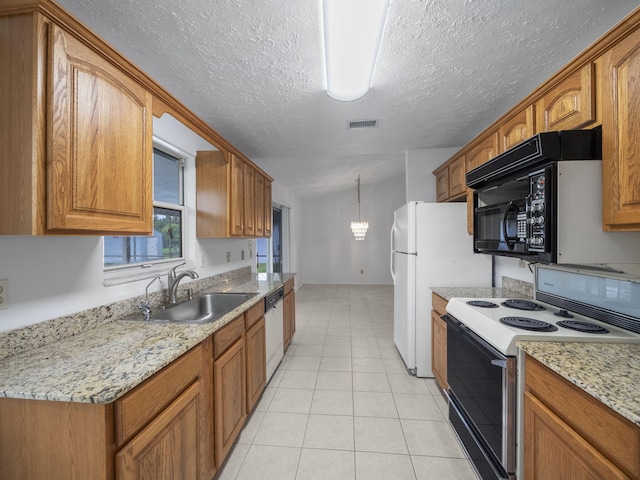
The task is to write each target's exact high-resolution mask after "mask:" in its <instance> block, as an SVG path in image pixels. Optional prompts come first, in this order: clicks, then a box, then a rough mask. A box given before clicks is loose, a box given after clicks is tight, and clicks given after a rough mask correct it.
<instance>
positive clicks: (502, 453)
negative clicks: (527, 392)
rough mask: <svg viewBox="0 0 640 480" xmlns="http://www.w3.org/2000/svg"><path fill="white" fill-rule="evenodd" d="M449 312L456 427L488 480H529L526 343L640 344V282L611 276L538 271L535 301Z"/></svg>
mask: <svg viewBox="0 0 640 480" xmlns="http://www.w3.org/2000/svg"><path fill="white" fill-rule="evenodd" d="M446 310H447V315H446V316H444V317H443V318H444V319H445V321H446V323H447V381H448V384H449V385H448V386H449V388H448V390H447V396H448V397H449V420H450V422H451V424H452V426H453V428H454V430H455V431H456V434H457V435H458V437H459V439H460V441H461V442H462V444H463V445H464V447H465V449H466V450H467V452H468V454H469V458H470V459H471V460H472V463H473V465H474V466H475V468H476V470H477V472H478V474H479V476H480V478H482V479H483V480H503V479H508V480H519V479H521V478H522V476H523V475H522V474H523V472H522V465H523V453H524V447H523V437H522V425H523V424H522V421H523V419H522V409H521V408H520V405H521V401H522V395H523V391H524V367H525V365H524V362H523V361H522V358H523V355H519V354H518V353H519V352H518V348H517V346H516V342H517V341H518V340H532V341H550V342H605V343H640V278H637V277H631V276H626V275H622V274H618V273H612V272H610V271H603V270H597V269H586V268H582V267H571V268H568V267H558V266H548V265H538V266H536V274H535V291H534V299H533V300H523V299H515V298H512V299H508V298H453V299H451V300H450V301H449V303H448V304H447V308H446ZM576 328H577V329H576Z"/></svg>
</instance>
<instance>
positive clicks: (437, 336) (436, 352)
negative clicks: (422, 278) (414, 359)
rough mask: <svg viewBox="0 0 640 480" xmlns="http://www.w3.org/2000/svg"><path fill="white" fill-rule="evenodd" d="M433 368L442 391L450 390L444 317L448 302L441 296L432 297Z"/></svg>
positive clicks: (434, 295) (433, 295)
mask: <svg viewBox="0 0 640 480" xmlns="http://www.w3.org/2000/svg"><path fill="white" fill-rule="evenodd" d="M431 305H432V307H433V310H432V311H431V329H432V330H431V368H432V370H433V375H434V376H435V378H436V381H437V382H438V385H439V386H440V388H441V389H443V390H446V389H447V388H448V383H447V324H446V322H445V321H444V320H442V318H440V317H441V316H442V315H444V314H445V313H447V311H446V308H447V301H446V300H445V299H444V298H442V297H441V296H439V295H436V294H435V293H433V294H432V295H431Z"/></svg>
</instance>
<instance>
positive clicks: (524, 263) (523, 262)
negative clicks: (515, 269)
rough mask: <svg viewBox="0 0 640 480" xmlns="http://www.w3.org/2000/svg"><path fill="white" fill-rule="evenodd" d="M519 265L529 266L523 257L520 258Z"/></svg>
mask: <svg viewBox="0 0 640 480" xmlns="http://www.w3.org/2000/svg"><path fill="white" fill-rule="evenodd" d="M518 266H519V267H520V268H524V267H526V266H527V264H526V262H525V261H524V259H522V258H521V259H520V263H519V264H518Z"/></svg>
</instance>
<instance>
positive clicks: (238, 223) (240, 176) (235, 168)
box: [229, 154, 244, 236]
mask: <svg viewBox="0 0 640 480" xmlns="http://www.w3.org/2000/svg"><path fill="white" fill-rule="evenodd" d="M230 163H231V166H230V168H231V175H230V176H231V178H230V182H231V183H230V185H229V192H230V195H229V234H230V235H231V236H242V235H244V162H243V161H242V160H240V159H239V158H238V157H236V156H235V155H233V154H232V155H231V160H230Z"/></svg>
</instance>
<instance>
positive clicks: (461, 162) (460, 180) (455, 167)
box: [449, 155, 467, 198]
mask: <svg viewBox="0 0 640 480" xmlns="http://www.w3.org/2000/svg"><path fill="white" fill-rule="evenodd" d="M466 173H467V159H466V156H464V155H463V156H461V157H460V158H458V159H457V160H456V161H454V162H453V163H452V164H451V165H449V197H451V198H453V197H458V196H460V195H462V194H464V193H466V191H467V182H466V180H465V177H464V176H465V174H466Z"/></svg>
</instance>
